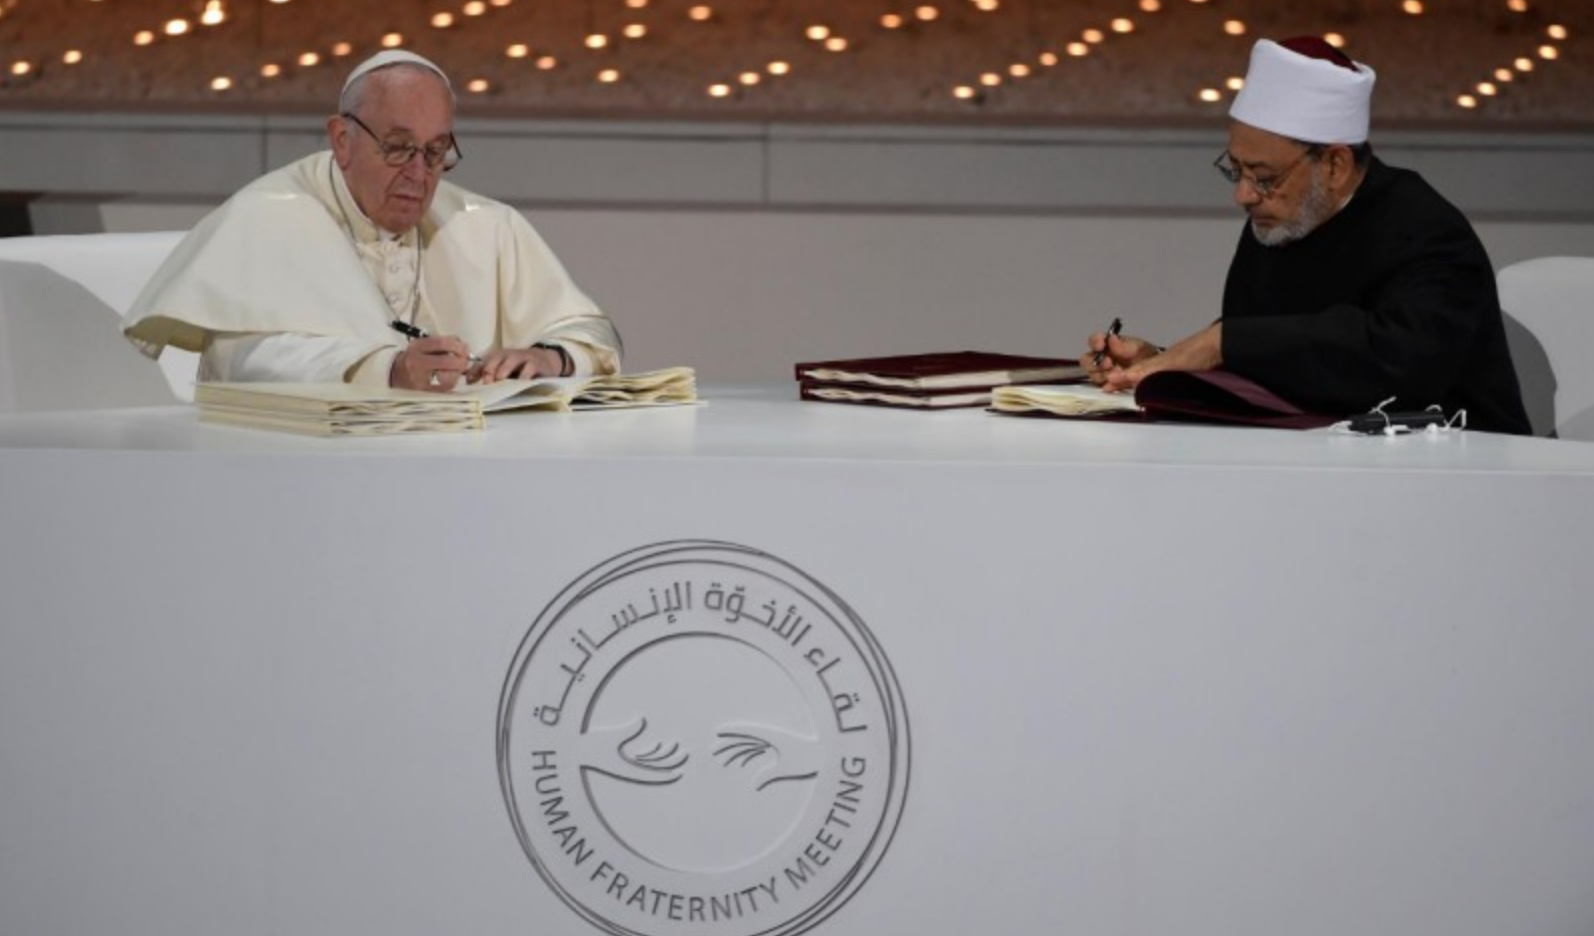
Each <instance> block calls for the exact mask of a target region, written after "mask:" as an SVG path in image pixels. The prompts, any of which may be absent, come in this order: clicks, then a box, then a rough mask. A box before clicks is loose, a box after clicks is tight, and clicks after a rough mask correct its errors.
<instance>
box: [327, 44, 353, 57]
mask: <svg viewBox="0 0 1594 936" xmlns="http://www.w3.org/2000/svg"><path fill="white" fill-rule="evenodd" d="M353 51H354V46H353V45H352V44H350V43H347V42H334V43H333V44H332V54H333V55H335V56H337V57H338V58H343V57H344V56H346V55H348V54H349V53H350V52H353Z"/></svg>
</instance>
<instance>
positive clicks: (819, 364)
mask: <svg viewBox="0 0 1594 936" xmlns="http://www.w3.org/2000/svg"><path fill="white" fill-rule="evenodd" d="M796 371H797V380H798V381H799V382H801V383H804V384H826V385H835V386H847V385H852V386H862V387H892V388H896V389H898V390H919V391H930V390H954V389H977V388H988V387H999V386H1002V385H1004V384H1010V383H1037V382H1041V381H1049V382H1058V383H1061V382H1066V381H1069V380H1077V379H1079V378H1081V377H1083V376H1084V371H1083V370H1081V368H1080V367H1079V362H1078V361H1075V360H1072V359H1069V358H1041V357H1030V356H1027V355H1020V354H995V353H991V352H988V351H938V352H930V353H926V354H899V355H892V356H889V357H873V358H847V359H837V360H831V361H810V362H808V363H804V364H798V365H797V366H796Z"/></svg>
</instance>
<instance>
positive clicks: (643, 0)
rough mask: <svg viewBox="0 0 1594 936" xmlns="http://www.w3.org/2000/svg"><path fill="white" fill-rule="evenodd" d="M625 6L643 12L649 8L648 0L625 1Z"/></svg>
mask: <svg viewBox="0 0 1594 936" xmlns="http://www.w3.org/2000/svg"><path fill="white" fill-rule="evenodd" d="M625 5H626V6H627V7H628V8H630V9H633V10H643V9H646V8H647V5H648V0H625Z"/></svg>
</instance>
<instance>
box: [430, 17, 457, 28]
mask: <svg viewBox="0 0 1594 936" xmlns="http://www.w3.org/2000/svg"><path fill="white" fill-rule="evenodd" d="M452 25H454V14H452V13H436V14H433V16H432V28H433V29H447V28H448V27H450V26H452Z"/></svg>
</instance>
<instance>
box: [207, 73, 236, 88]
mask: <svg viewBox="0 0 1594 936" xmlns="http://www.w3.org/2000/svg"><path fill="white" fill-rule="evenodd" d="M230 88H232V79H231V78H228V77H227V76H226V75H221V76H219V77H216V78H212V79H210V90H212V91H226V90H229V89H230Z"/></svg>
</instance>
